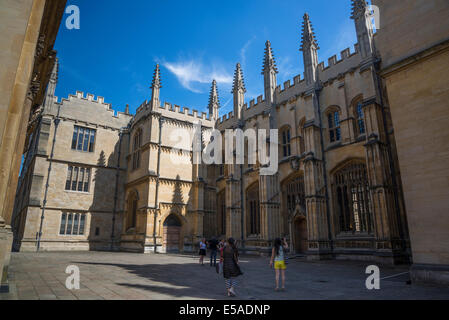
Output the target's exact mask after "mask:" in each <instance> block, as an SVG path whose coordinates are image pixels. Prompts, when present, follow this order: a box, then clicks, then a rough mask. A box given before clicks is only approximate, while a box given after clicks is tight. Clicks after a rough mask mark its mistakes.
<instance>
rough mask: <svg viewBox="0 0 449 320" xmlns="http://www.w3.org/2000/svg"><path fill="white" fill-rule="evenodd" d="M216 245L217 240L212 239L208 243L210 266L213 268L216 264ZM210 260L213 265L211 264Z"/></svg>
mask: <svg viewBox="0 0 449 320" xmlns="http://www.w3.org/2000/svg"><path fill="white" fill-rule="evenodd" d="M217 245H218V241H217V239H215V238H213V239H212V240H210V241H209V249H210V266H211V267H212V266H214V267H215V265H216V264H217ZM212 260H213V261H214V263H213V264H212Z"/></svg>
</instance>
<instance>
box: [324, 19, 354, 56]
mask: <svg viewBox="0 0 449 320" xmlns="http://www.w3.org/2000/svg"><path fill="white" fill-rule="evenodd" d="M335 34H336V37H335V38H334V41H333V42H332V44H331V45H330V46H329V47H328V49H327V50H325V51H324V52H323V53H322V54H320V61H325V63H327V59H328V58H330V57H331V56H333V55H337V58H338V59H340V52H341V51H343V50H344V49H346V48H350V49H351V51H353V50H354V47H353V45H354V43H356V42H357V36H356V33H355V27H354V23H353V21H352V20H349V19H348V20H347V21H345V22H344V23H342V24H341V25H340V27H339V29H338V32H336V33H335Z"/></svg>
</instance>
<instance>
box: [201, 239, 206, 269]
mask: <svg viewBox="0 0 449 320" xmlns="http://www.w3.org/2000/svg"><path fill="white" fill-rule="evenodd" d="M206 247H207V242H206V239H205V238H203V239H201V241H200V252H199V254H200V265H202V266H204V256H205V255H206Z"/></svg>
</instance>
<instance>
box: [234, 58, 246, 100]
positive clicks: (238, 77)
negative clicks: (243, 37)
mask: <svg viewBox="0 0 449 320" xmlns="http://www.w3.org/2000/svg"><path fill="white" fill-rule="evenodd" d="M239 89H242V90H243V92H246V88H245V82H244V80H243V73H242V68H241V66H240V63H237V66H236V68H235V73H234V83H233V85H232V91H231V93H235V92H237V91H238V90H239Z"/></svg>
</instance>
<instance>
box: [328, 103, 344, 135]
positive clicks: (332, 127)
mask: <svg viewBox="0 0 449 320" xmlns="http://www.w3.org/2000/svg"><path fill="white" fill-rule="evenodd" d="M327 122H328V125H329V141H330V142H336V141H340V139H341V133H340V132H341V131H340V113H339V112H338V110H332V111H330V112H329V113H328V114H327Z"/></svg>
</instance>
